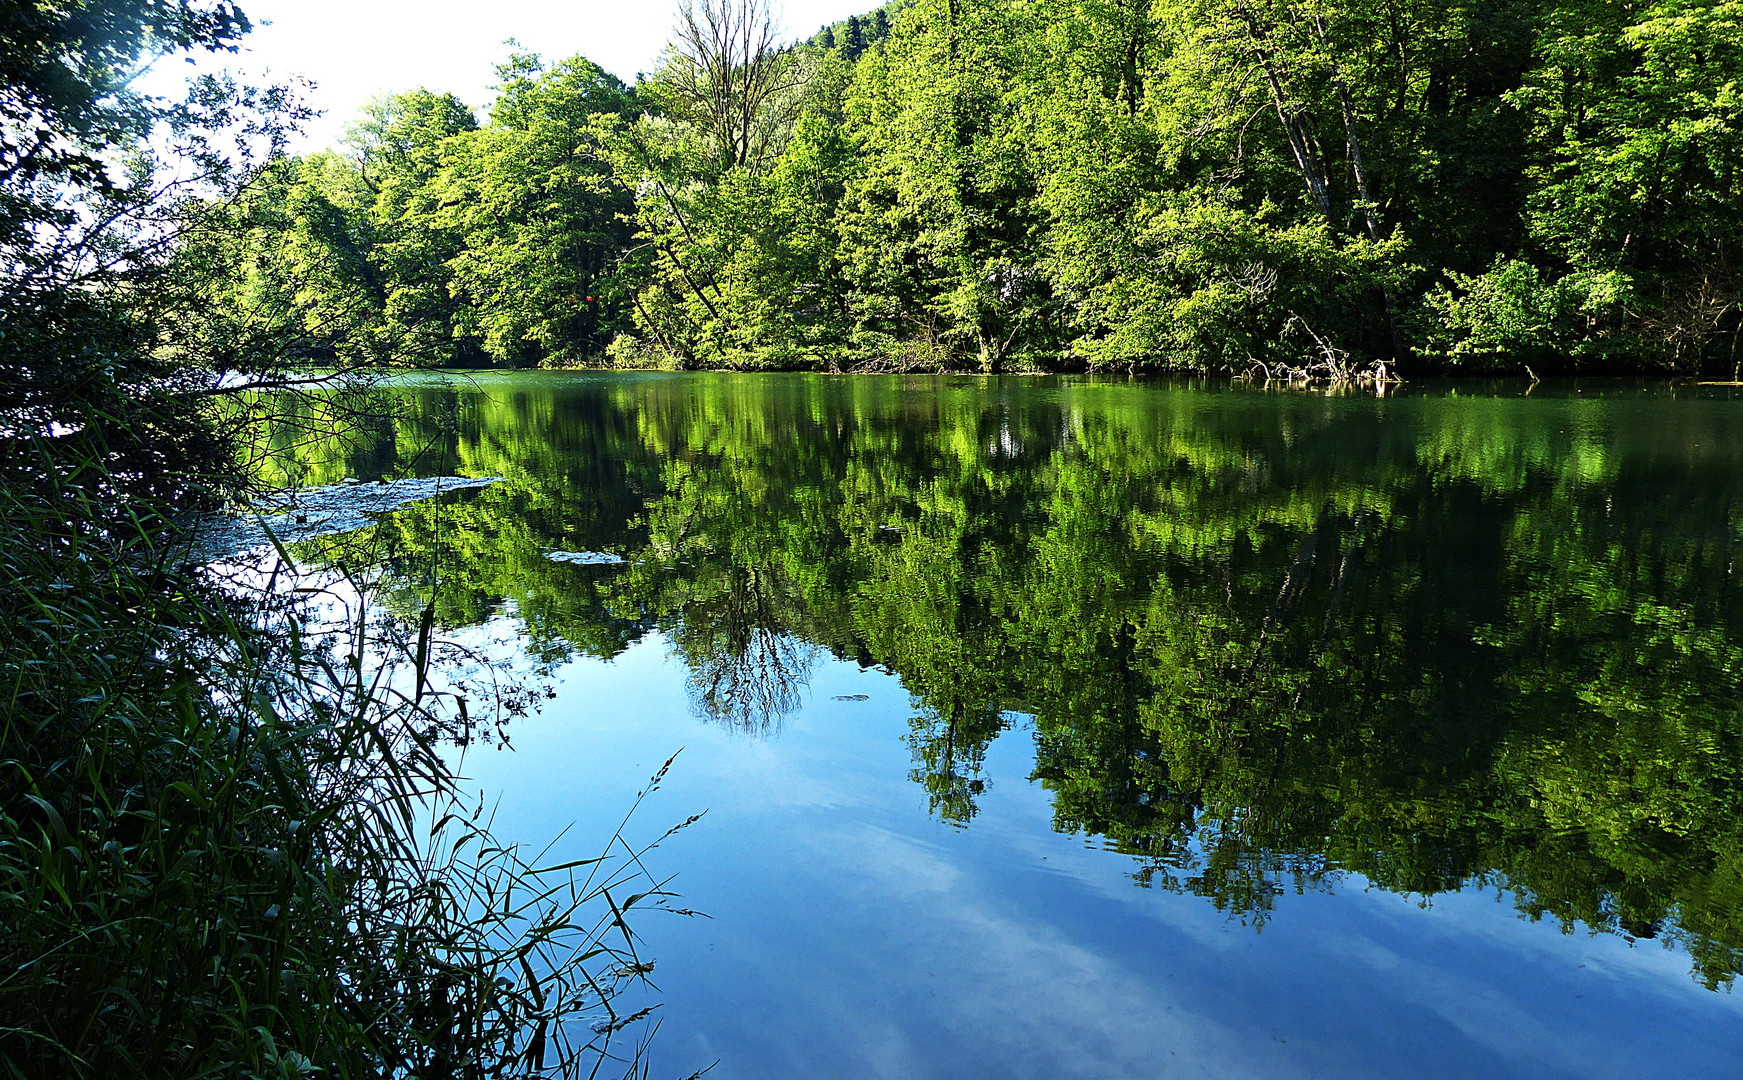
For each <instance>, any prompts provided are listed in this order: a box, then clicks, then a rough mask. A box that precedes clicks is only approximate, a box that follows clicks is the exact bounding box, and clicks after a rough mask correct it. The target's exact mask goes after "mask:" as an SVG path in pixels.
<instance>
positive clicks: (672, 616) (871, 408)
mask: <svg viewBox="0 0 1743 1080" xmlns="http://www.w3.org/2000/svg"><path fill="white" fill-rule="evenodd" d="M1524 390H1525V388H1524V387H1522V386H1521V387H1518V388H1505V387H1502V388H1494V387H1482V388H1473V387H1470V386H1457V387H1437V386H1417V387H1405V388H1404V389H1403V390H1402V391H1401V392H1399V393H1397V394H1395V395H1392V396H1389V397H1387V398H1383V399H1376V398H1373V397H1317V396H1310V395H1301V394H1266V393H1260V392H1256V391H1251V390H1242V389H1230V388H1226V387H1225V388H1215V387H1205V386H1191V385H1186V384H1168V383H1159V382H1150V383H1146V382H1127V381H1125V380H1117V381H1115V380H1101V381H1098V380H1089V379H1077V380H1051V379H1050V380H1039V379H1022V380H1018V379H1011V380H978V379H933V378H913V379H906V378H889V379H869V378H866V379H827V378H812V377H803V376H746V375H658V376H655V375H635V376H630V375H603V374H528V375H513V376H507V375H493V376H482V377H480V378H478V379H477V380H476V381H473V382H470V383H466V384H457V385H454V386H443V385H440V384H439V383H438V382H436V381H434V380H432V379H430V378H427V377H426V378H419V379H415V380H406V381H405V382H404V383H403V384H401V385H400V386H399V387H398V388H397V389H395V390H394V391H393V392H394V393H395V394H396V395H398V396H399V397H400V399H401V400H402V402H403V403H404V404H405V405H406V407H407V415H406V416H405V417H404V418H402V419H401V420H400V421H399V422H398V423H397V424H396V425H395V426H394V427H393V428H392V430H387V429H383V430H382V431H380V432H378V433H377V436H376V437H375V438H374V439H371V440H364V441H363V442H361V443H357V444H353V445H349V446H345V447H338V446H333V447H328V448H325V449H322V448H308V447H305V448H303V449H301V450H299V451H298V452H297V453H296V454H294V455H293V454H290V453H286V454H285V455H283V456H282V457H281V458H279V459H278V460H277V461H276V462H275V463H274V464H273V465H272V472H271V475H272V476H273V477H274V478H275V479H277V480H279V481H280V482H282V483H286V484H290V485H297V486H318V485H325V484H332V483H335V482H337V481H339V480H341V479H343V478H346V477H356V478H361V479H376V478H379V477H382V476H390V477H403V476H431V475H445V474H452V475H460V476H468V477H486V476H488V477H502V478H504V480H503V482H501V483H497V484H492V485H490V486H487V487H483V488H477V489H471V490H466V491H460V492H455V493H452V494H449V495H444V496H443V497H442V498H441V499H439V500H435V501H430V502H425V503H420V504H414V505H411V506H407V507H405V508H403V509H399V510H392V511H389V512H386V513H383V514H381V515H379V516H378V517H376V518H375V519H374V520H375V523H374V524H372V525H369V526H368V527H367V528H365V529H364V530H362V531H361V532H360V533H358V534H355V535H354V537H353V538H354V539H355V540H357V541H358V542H359V543H362V544H364V545H366V547H367V549H368V550H370V551H373V552H374V553H375V557H377V558H378V559H380V560H381V564H382V565H383V566H384V567H385V568H386V569H387V571H388V576H389V579H390V587H389V588H388V589H387V590H386V592H385V596H386V602H387V603H388V604H389V605H390V606H391V605H399V606H401V607H403V608H404V609H405V610H406V611H408V612H411V611H416V610H419V609H421V607H422V606H423V602H424V600H425V599H426V598H427V597H428V595H429V592H428V590H429V588H430V585H429V582H430V572H429V571H430V567H431V566H432V565H434V566H435V567H436V575H435V580H436V585H435V595H436V600H437V610H438V613H439V618H440V621H441V623H442V625H443V627H444V628H445V629H446V631H447V632H448V633H449V634H450V635H451V636H453V637H456V638H458V639H460V640H462V641H468V642H471V643H473V644H475V645H477V646H478V647H479V648H481V649H484V650H486V651H488V652H492V653H494V654H496V655H498V656H499V657H501V658H503V659H510V658H512V659H515V660H516V661H517V662H518V663H519V664H520V666H521V667H522V669H523V670H524V671H525V672H526V674H527V677H528V678H531V679H534V680H541V679H542V680H547V681H548V682H549V684H550V688H551V690H552V691H553V693H554V697H552V698H551V699H550V700H549V701H548V702H547V703H546V705H545V707H544V708H543V710H542V711H541V712H540V713H539V714H537V715H534V716H530V717H527V718H524V719H520V720H516V721H515V722H514V723H513V724H512V725H511V726H510V729H509V732H508V734H509V738H510V741H511V743H512V749H510V750H497V749H493V748H485V749H480V748H477V747H474V748H473V749H472V750H471V751H469V753H468V756H467V758H466V761H465V767H466V771H467V773H468V775H469V776H471V777H473V778H474V779H475V781H476V782H477V783H478V784H479V785H480V786H481V787H482V788H483V790H484V791H485V792H487V793H488V796H489V797H490V798H491V799H492V800H495V801H496V803H497V805H498V810H497V823H498V831H499V832H500V833H503V834H505V835H507V836H510V837H513V838H519V839H523V840H526V841H529V842H533V841H542V840H543V839H546V838H549V837H550V836H553V835H556V834H557V833H559V832H560V831H561V830H563V829H564V827H565V826H570V825H571V823H574V827H573V828H571V829H570V830H569V831H568V832H567V833H565V834H564V835H563V837H562V839H561V840H560V841H558V845H557V848H558V852H557V853H558V854H562V855H567V856H579V855H585V854H590V853H592V851H593V850H594V849H595V848H596V847H597V846H598V845H599V843H600V842H602V840H603V838H604V837H605V836H607V835H609V833H610V831H611V829H612V827H613V826H615V824H616V822H617V821H618V819H619V817H620V816H621V813H622V811H623V808H624V807H625V806H627V804H628V802H629V800H630V799H631V798H632V797H633V796H634V794H635V792H636V791H637V790H639V789H640V788H641V787H642V786H643V784H644V783H645V780H646V778H647V776H648V774H649V773H651V772H652V771H653V770H654V769H655V768H657V767H658V766H659V765H660V763H661V762H662V761H664V760H665V759H666V758H667V757H669V756H670V755H671V754H672V753H673V752H675V751H677V750H679V748H682V749H683V752H682V754H681V755H680V756H679V758H678V760H677V762H676V763H675V764H674V766H673V768H672V771H671V773H670V775H669V778H668V780H667V781H666V783H665V785H664V787H663V789H662V790H661V791H660V792H659V793H658V794H657V795H656V796H655V797H654V798H653V799H652V800H651V801H650V802H648V803H646V804H644V806H643V807H642V809H641V811H640V812H639V814H638V817H637V818H636V820H634V821H632V823H631V825H630V827H629V831H630V833H631V835H632V836H638V837H651V836H653V835H657V834H658V833H659V832H660V831H662V829H663V828H664V827H665V826H666V825H669V824H671V823H673V822H676V821H678V820H681V819H683V818H684V817H687V816H689V815H690V814H692V813H696V812H699V811H703V810H706V811H707V813H706V815H705V817H704V818H703V819H702V820H701V821H700V822H698V823H697V824H696V825H694V826H691V827H690V828H688V829H686V830H684V831H683V832H681V833H679V834H678V835H677V836H675V837H673V838H672V839H671V840H669V841H667V842H666V843H665V844H663V845H662V846H661V847H660V848H659V849H658V850H657V852H656V853H655V857H656V861H657V863H658V865H659V867H660V868H661V869H662V870H663V871H664V872H668V873H672V874H675V875H676V877H675V879H674V881H673V883H672V888H674V889H675V890H676V891H678V892H680V893H681V894H682V903H683V904H684V905H686V906H688V907H691V908H695V909H698V910H699V911H702V912H705V913H706V917H694V918H683V917H678V916H671V915H657V914H656V915H649V916H648V917H646V918H644V919H643V920H642V921H641V922H640V923H639V924H638V926H637V929H638V931H639V932H640V933H641V934H642V935H643V937H644V939H645V942H646V946H647V951H648V952H649V953H650V954H651V955H653V956H655V957H657V960H658V963H657V966H656V969H655V972H654V975H653V978H654V981H655V982H656V983H657V984H658V986H659V989H660V993H659V995H658V1000H660V1001H661V1002H662V1006H661V1009H660V1014H661V1015H662V1017H663V1019H662V1027H661V1029H660V1031H659V1033H658V1036H657V1038H656V1040H655V1042H654V1046H653V1051H652V1053H653V1064H654V1071H653V1075H656V1076H659V1075H669V1076H675V1075H684V1074H687V1073H689V1072H691V1071H692V1070H695V1069H698V1068H701V1067H703V1066H706V1065H709V1064H710V1063H712V1062H716V1061H717V1062H718V1065H717V1066H716V1067H715V1068H714V1071H713V1072H711V1073H710V1074H709V1075H710V1076H715V1077H765V1076H782V1077H786V1076H843V1077H861V1076H865V1077H873V1076H888V1077H934V1076H935V1077H965V1076H966V1077H973V1076H987V1077H994V1076H997V1077H1028V1076H1032V1077H1073V1076H1082V1077H1115V1076H1145V1077H1148V1076H1207V1077H1248V1076H1255V1077H1257V1076H1265V1077H1269V1076H1339V1077H1357V1076H1374V1077H1399V1076H1425V1077H1427V1076H1432V1077H1454V1076H1484V1077H1496V1076H1519V1077H1550V1076H1569V1077H1655V1076H1665V1077H1669V1076H1685V1075H1691V1074H1694V1075H1734V1074H1738V1073H1739V1072H1743V1025H1740V1024H1739V1021H1740V1020H1743V1002H1740V1000H1739V998H1738V996H1737V995H1735V994H1734V993H1733V992H1732V989H1731V986H1732V981H1733V976H1734V974H1735V973H1736V972H1737V971H1738V970H1739V969H1740V968H1743V712H1740V710H1739V708H1738V705H1739V700H1738V699H1739V691H1738V679H1739V677H1740V675H1743V605H1740V603H1739V601H1740V600H1743V595H1740V590H1743V585H1740V583H1739V581H1738V578H1737V575H1735V574H1734V573H1733V565H1734V561H1735V560H1736V558H1737V556H1738V554H1739V553H1743V531H1740V530H1743V424H1739V423H1738V420H1739V418H1740V417H1743V411H1740V410H1743V403H1740V402H1733V401H1730V400H1727V399H1726V397H1725V395H1726V394H1728V393H1729V391H1725V390H1718V389H1681V390H1669V389H1664V388H1647V387H1639V386H1632V385H1621V384H1588V385H1573V384H1569V385H1559V386H1551V385H1539V386H1536V387H1533V388H1531V392H1530V395H1529V396H1523V391H1524ZM288 441H289V440H287V442H288ZM322 551H323V549H321V548H320V547H319V545H313V546H310V547H308V548H307V549H306V552H305V553H306V555H307V557H309V558H319V557H321V555H322ZM607 556H617V557H620V558H621V561H616V560H613V559H610V558H607Z"/></svg>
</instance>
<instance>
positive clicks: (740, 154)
mask: <svg viewBox="0 0 1743 1080" xmlns="http://www.w3.org/2000/svg"><path fill="white" fill-rule="evenodd" d="M777 33H778V31H777V28H776V26H775V18H774V14H773V12H772V11H771V10H770V7H769V4H768V0H682V2H681V4H680V6H679V8H678V25H677V27H676V28H675V30H674V32H673V40H672V43H671V45H670V46H669V47H668V51H667V55H666V65H665V68H664V70H663V71H662V72H661V73H660V81H661V83H662V84H663V89H664V91H665V97H666V101H667V106H668V108H670V109H671V111H672V112H673V113H674V114H675V115H677V116H679V117H681V118H682V119H685V120H689V121H691V122H693V123H695V124H697V125H699V126H701V127H702V128H703V129H704V130H706V131H707V132H708V134H709V136H710V138H711V140H712V141H713V143H714V146H715V152H716V154H717V155H718V157H719V160H720V163H721V164H722V165H727V166H732V165H741V166H748V167H751V168H755V167H757V166H758V165H759V164H761V163H762V162H763V161H764V160H765V159H767V158H770V157H773V156H774V154H775V153H777V152H778V151H779V149H780V143H781V141H782V139H783V138H784V136H785V133H786V130H787V128H788V127H790V122H791V120H792V117H793V114H794V113H795V111H796V110H797V106H798V100H797V97H798V96H797V94H796V93H795V91H796V90H797V89H798V87H799V82H800V78H801V75H802V72H801V65H800V62H799V58H798V56H797V55H796V54H795V53H793V52H792V51H791V50H789V49H784V48H782V47H781V46H780V45H779V44H778V43H777Z"/></svg>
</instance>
